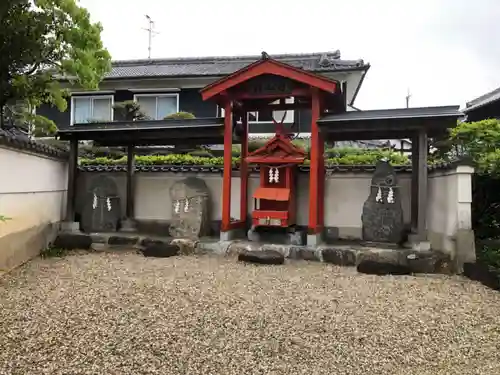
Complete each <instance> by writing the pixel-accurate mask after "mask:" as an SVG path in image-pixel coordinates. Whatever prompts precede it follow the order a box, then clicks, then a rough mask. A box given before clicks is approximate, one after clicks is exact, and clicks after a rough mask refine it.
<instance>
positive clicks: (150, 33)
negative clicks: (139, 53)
mask: <svg viewBox="0 0 500 375" xmlns="http://www.w3.org/2000/svg"><path fill="white" fill-rule="evenodd" d="M146 18H147V20H148V23H149V26H148V28H147V29H146V28H143V30H146V31H147V32H148V59H150V58H151V44H152V40H153V35H157V34H159V33H158V32H156V31H154V26H155V23H154V22H153V20H152V19H151V17H149V16H148V15H147V14H146Z"/></svg>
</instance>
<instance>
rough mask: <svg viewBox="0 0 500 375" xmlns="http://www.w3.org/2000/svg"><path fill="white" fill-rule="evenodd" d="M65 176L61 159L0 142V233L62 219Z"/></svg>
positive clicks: (63, 163) (12, 231)
mask: <svg viewBox="0 0 500 375" xmlns="http://www.w3.org/2000/svg"><path fill="white" fill-rule="evenodd" d="M66 178H67V164H66V163H65V162H63V161H59V160H55V159H51V158H48V157H43V156H40V155H38V154H31V153H28V152H24V151H19V150H16V149H10V148H6V147H4V146H0V215H4V216H7V217H9V218H11V220H8V221H7V222H4V223H0V237H1V236H4V235H7V234H11V233H15V232H18V231H22V230H24V229H28V228H32V227H35V226H38V225H40V224H45V223H47V224H48V223H55V222H58V221H60V220H62V218H63V212H64V210H65V200H66V199H65V197H66V185H67V180H66Z"/></svg>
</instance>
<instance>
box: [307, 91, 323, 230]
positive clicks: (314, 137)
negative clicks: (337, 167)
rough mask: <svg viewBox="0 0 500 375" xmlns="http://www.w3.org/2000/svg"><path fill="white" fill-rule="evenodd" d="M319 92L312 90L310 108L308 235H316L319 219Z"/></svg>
mask: <svg viewBox="0 0 500 375" xmlns="http://www.w3.org/2000/svg"><path fill="white" fill-rule="evenodd" d="M319 99H320V98H319V91H318V89H316V88H313V89H312V106H311V151H310V154H311V164H310V172H309V224H308V230H307V233H308V234H314V235H315V234H318V233H319V229H320V228H319V226H318V224H319V223H318V218H319V211H318V207H319V204H320V202H319V194H320V191H319V189H318V188H319V180H320V175H319V172H320V169H319V163H320V161H321V160H320V152H321V146H320V137H319V129H318V124H317V121H318V119H319V116H320V100H319Z"/></svg>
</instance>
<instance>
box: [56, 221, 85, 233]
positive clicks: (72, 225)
mask: <svg viewBox="0 0 500 375" xmlns="http://www.w3.org/2000/svg"><path fill="white" fill-rule="evenodd" d="M59 229H60V231H61V232H65V233H68V232H69V233H81V230H80V223H79V222H78V221H61V223H60V226H59Z"/></svg>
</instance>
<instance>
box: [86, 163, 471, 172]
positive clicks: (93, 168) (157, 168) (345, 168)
mask: <svg viewBox="0 0 500 375" xmlns="http://www.w3.org/2000/svg"><path fill="white" fill-rule="evenodd" d="M462 164H465V165H470V161H467V160H457V161H455V162H450V163H440V164H434V165H430V166H429V171H434V170H446V169H451V168H454V167H456V166H457V165H462ZM79 168H80V170H81V171H84V172H125V171H126V170H127V166H126V165H83V166H80V167H79ZM394 169H395V170H396V172H399V173H408V172H411V165H396V166H394ZM223 170H224V168H223V167H222V166H220V165H212V166H209V165H136V167H135V171H136V172H145V173H154V172H170V173H186V172H192V173H201V172H203V173H217V174H221V173H222V172H223ZM309 170H310V168H309V166H308V165H301V166H299V171H300V172H303V173H309ZM233 171H238V167H233ZM249 171H250V172H251V173H256V172H258V171H259V168H258V167H252V168H249ZM374 171H375V166H374V165H332V166H327V167H326V172H327V174H329V175H331V174H333V173H373V172H374Z"/></svg>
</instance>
